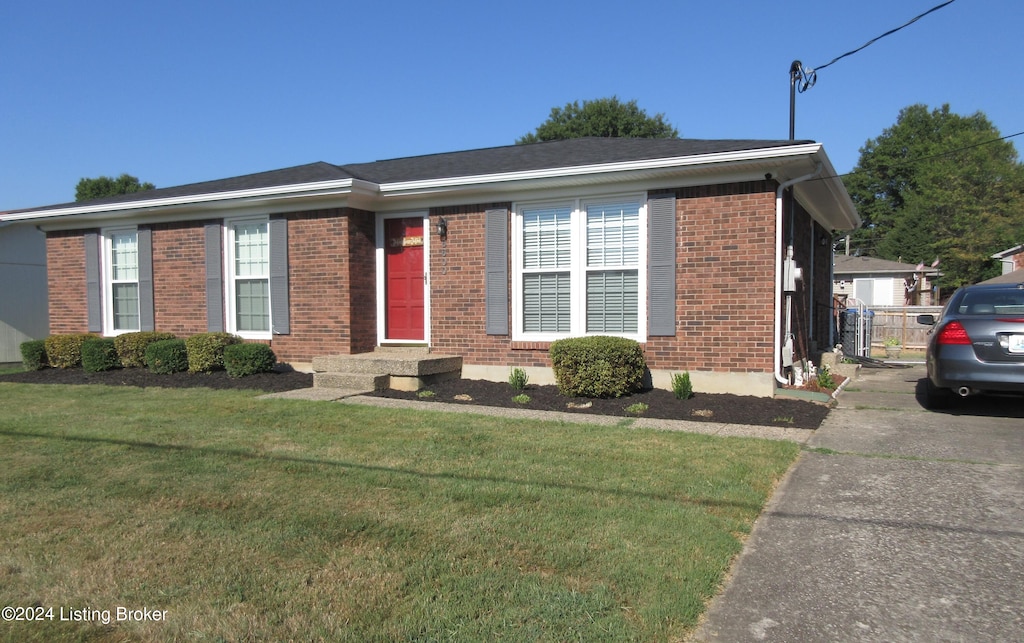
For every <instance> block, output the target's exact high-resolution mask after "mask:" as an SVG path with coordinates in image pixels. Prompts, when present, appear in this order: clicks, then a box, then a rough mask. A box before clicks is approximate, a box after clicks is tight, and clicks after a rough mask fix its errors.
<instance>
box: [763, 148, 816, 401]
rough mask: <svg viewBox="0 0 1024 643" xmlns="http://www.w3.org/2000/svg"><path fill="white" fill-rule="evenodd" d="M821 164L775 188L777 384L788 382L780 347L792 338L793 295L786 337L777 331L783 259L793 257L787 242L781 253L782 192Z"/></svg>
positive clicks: (788, 298)
mask: <svg viewBox="0 0 1024 643" xmlns="http://www.w3.org/2000/svg"><path fill="white" fill-rule="evenodd" d="M823 167H824V166H823V165H822V164H821V163H820V162H819V163H818V164H817V165H816V166H815V168H814V171H813V172H811V173H810V174H805V175H803V176H799V177H797V178H795V179H790V180H788V181H786V182H785V183H782V184H780V185H779V187H778V189H776V190H775V339H774V340H773V341H772V345H773V346H774V347H775V350H774V356H773V360H774V361H773V362H772V370H773V371H774V373H775V381H776V382H778V383H779V384H789V379H788V378H786V377H783V376H782V374H781V373H780V371H781V370H782V349H783V344H784V342H785V341H787V340H792V326H791V323H792V304H793V296H792V295H791V294H787V295H786V337H785V338H783V337H782V334H781V333H780V332H779V331H780V330H781V329H782V328H781V327H782V287H783V283H782V280H783V272H784V271H785V261H787V260H790V259H792V258H793V245H792V244H789V245H788V246H787V248H786V257H785V258H783V255H782V224H783V217H784V213H783V208H782V193H783V192H784V191H785V190H786V188H789V187H790V186H793V185H796V184H797V183H802V182H803V181H809V180H811V179H813V178H815V177H817V176H818V175H819V174H821V170H822V169H823Z"/></svg>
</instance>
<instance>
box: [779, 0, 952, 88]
mask: <svg viewBox="0 0 1024 643" xmlns="http://www.w3.org/2000/svg"><path fill="white" fill-rule="evenodd" d="M954 2H956V0H947V1H946V2H943V3H942V4H939V5H936V6H934V7H932V8H931V9H929V10H928V11H925V12H924V13H922V14H920V15H918V16H915V17H913V18H911V19H910V20H908V21H907V22H905V23H904V24H902V25H900V26H899V27H896V28H895V29H890V30H889V31H886V32H885V33H884V34H882V35H881V36H878V37H876V38H872V39H871V40H869V41H867V42H866V43H864V44H863V45H861V46H860V47H857V48H856V49H853V50H851V51H848V52H846V53H845V54H842V55H840V56H836V57H835V58H833V59H832V60H830V61H828V62H827V63H825V64H824V65H821V66H819V67H811V68H801V69H800V70H799V72H797V73H798V75H799V77H800V83H798V85H797V90H798V91H800V92H801V93H803V92H805V91H807V90H808V89H810V88H811V87H814V83H815V82H817V80H818V72H819V71H821V70H822V69H825V68H826V67H828V66H829V65H832V64H834V63H836V62H839V61H840V60H842V59H843V58H846V57H847V56H852V55H854V54H855V53H857V52H859V51H862V50H863V49H866V48H867V47H869V46H871V45H873V44H875V43H876V42H878V41H879V40H881V39H882V38H885V37H886V36H891V35H892V34H894V33H896V32H897V31H899V30H901V29H903V28H905V27H908V26H910V25H912V24H914V23H915V22H917V21H918V20H920V19H921V18H924V17H925V16H927V15H928V14H930V13H934V12H936V11H938V10H939V9H942V8H943V7H947V6H949V5H951V4H953V3H954Z"/></svg>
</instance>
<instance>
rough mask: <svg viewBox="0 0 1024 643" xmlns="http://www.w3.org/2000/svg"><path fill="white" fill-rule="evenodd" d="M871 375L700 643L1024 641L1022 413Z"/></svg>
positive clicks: (820, 434) (909, 376)
mask: <svg viewBox="0 0 1024 643" xmlns="http://www.w3.org/2000/svg"><path fill="white" fill-rule="evenodd" d="M923 377H924V367H923V366H914V367H911V368H908V369H905V370H891V369H870V370H862V371H861V375H860V376H859V377H858V379H857V380H856V381H855V382H853V383H851V385H850V386H849V387H848V389H847V390H846V391H844V392H843V393H841V394H840V398H839V399H840V405H839V407H838V408H837V409H836V410H835V411H834V412H833V413H831V414H830V415H829V418H828V419H827V420H826V421H825V423H824V424H823V425H822V427H821V428H820V429H819V430H818V431H817V432H816V433H815V434H814V436H812V437H811V439H810V440H809V442H808V444H807V447H808V451H805V452H804V453H803V454H802V455H801V457H800V460H799V461H798V463H797V465H796V466H795V467H794V468H793V469H792V470H791V471H790V474H789V476H788V477H787V478H786V480H784V481H783V483H782V485H781V486H780V488H779V490H778V492H777V493H776V494H775V495H774V497H773V498H772V500H771V502H770V504H769V506H768V507H767V509H766V511H765V513H764V514H763V515H762V517H761V518H760V519H759V520H758V522H757V523H756V525H755V527H754V531H753V533H752V534H751V537H750V539H749V541H748V543H747V546H746V547H745V549H744V552H743V554H742V556H741V557H740V559H739V561H738V563H737V565H736V567H735V568H734V573H733V576H732V578H731V579H730V580H729V581H728V583H727V585H726V589H725V591H724V593H722V594H721V595H720V596H719V597H718V598H717V599H716V600H715V601H714V603H713V604H712V606H711V608H710V610H709V612H708V614H707V617H706V619H705V621H704V623H703V624H702V626H701V627H700V628H699V629H698V630H697V631H696V632H695V633H694V636H693V637H692V640H694V641H730V642H741V641H799V642H809V641H972V642H974V641H1024V404H1022V402H1021V401H1020V400H1011V399H985V398H975V399H969V400H966V402H967V403H966V404H962V405H961V406H960V408H958V409H952V410H951V411H949V412H945V413H935V412H930V411H926V410H924V409H923V408H922V407H921V405H920V404H919V402H918V401H917V396H916V395H915V391H917V390H918V387H919V386H920V385H921V380H922V378H923Z"/></svg>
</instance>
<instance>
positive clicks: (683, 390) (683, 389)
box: [672, 371, 693, 400]
mask: <svg viewBox="0 0 1024 643" xmlns="http://www.w3.org/2000/svg"><path fill="white" fill-rule="evenodd" d="M672 394H673V395H675V396H676V399H677V400H688V399H690V398H691V397H693V384H692V383H690V371H685V372H683V373H672Z"/></svg>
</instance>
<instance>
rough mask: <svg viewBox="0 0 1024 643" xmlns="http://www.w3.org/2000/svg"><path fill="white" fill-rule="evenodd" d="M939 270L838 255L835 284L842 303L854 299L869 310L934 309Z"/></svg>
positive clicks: (833, 279) (835, 265)
mask: <svg viewBox="0 0 1024 643" xmlns="http://www.w3.org/2000/svg"><path fill="white" fill-rule="evenodd" d="M939 274H940V273H939V270H938V269H937V268H932V267H926V266H924V265H922V264H918V265H916V266H915V265H913V264H907V263H900V262H898V261H889V260H887V259H878V258H876V257H852V256H848V255H836V257H835V263H834V267H833V274H832V281H833V288H834V289H835V294H836V296H837V297H839V298H840V299H842V300H845V299H846V298H848V297H854V298H856V299H857V300H858V301H860V302H862V303H863V304H864V305H865V306H868V307H871V306H930V305H932V302H933V301H935V299H934V293H933V292H932V284H933V282H934V281H935V278H936V277H937V276H938V275H939Z"/></svg>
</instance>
